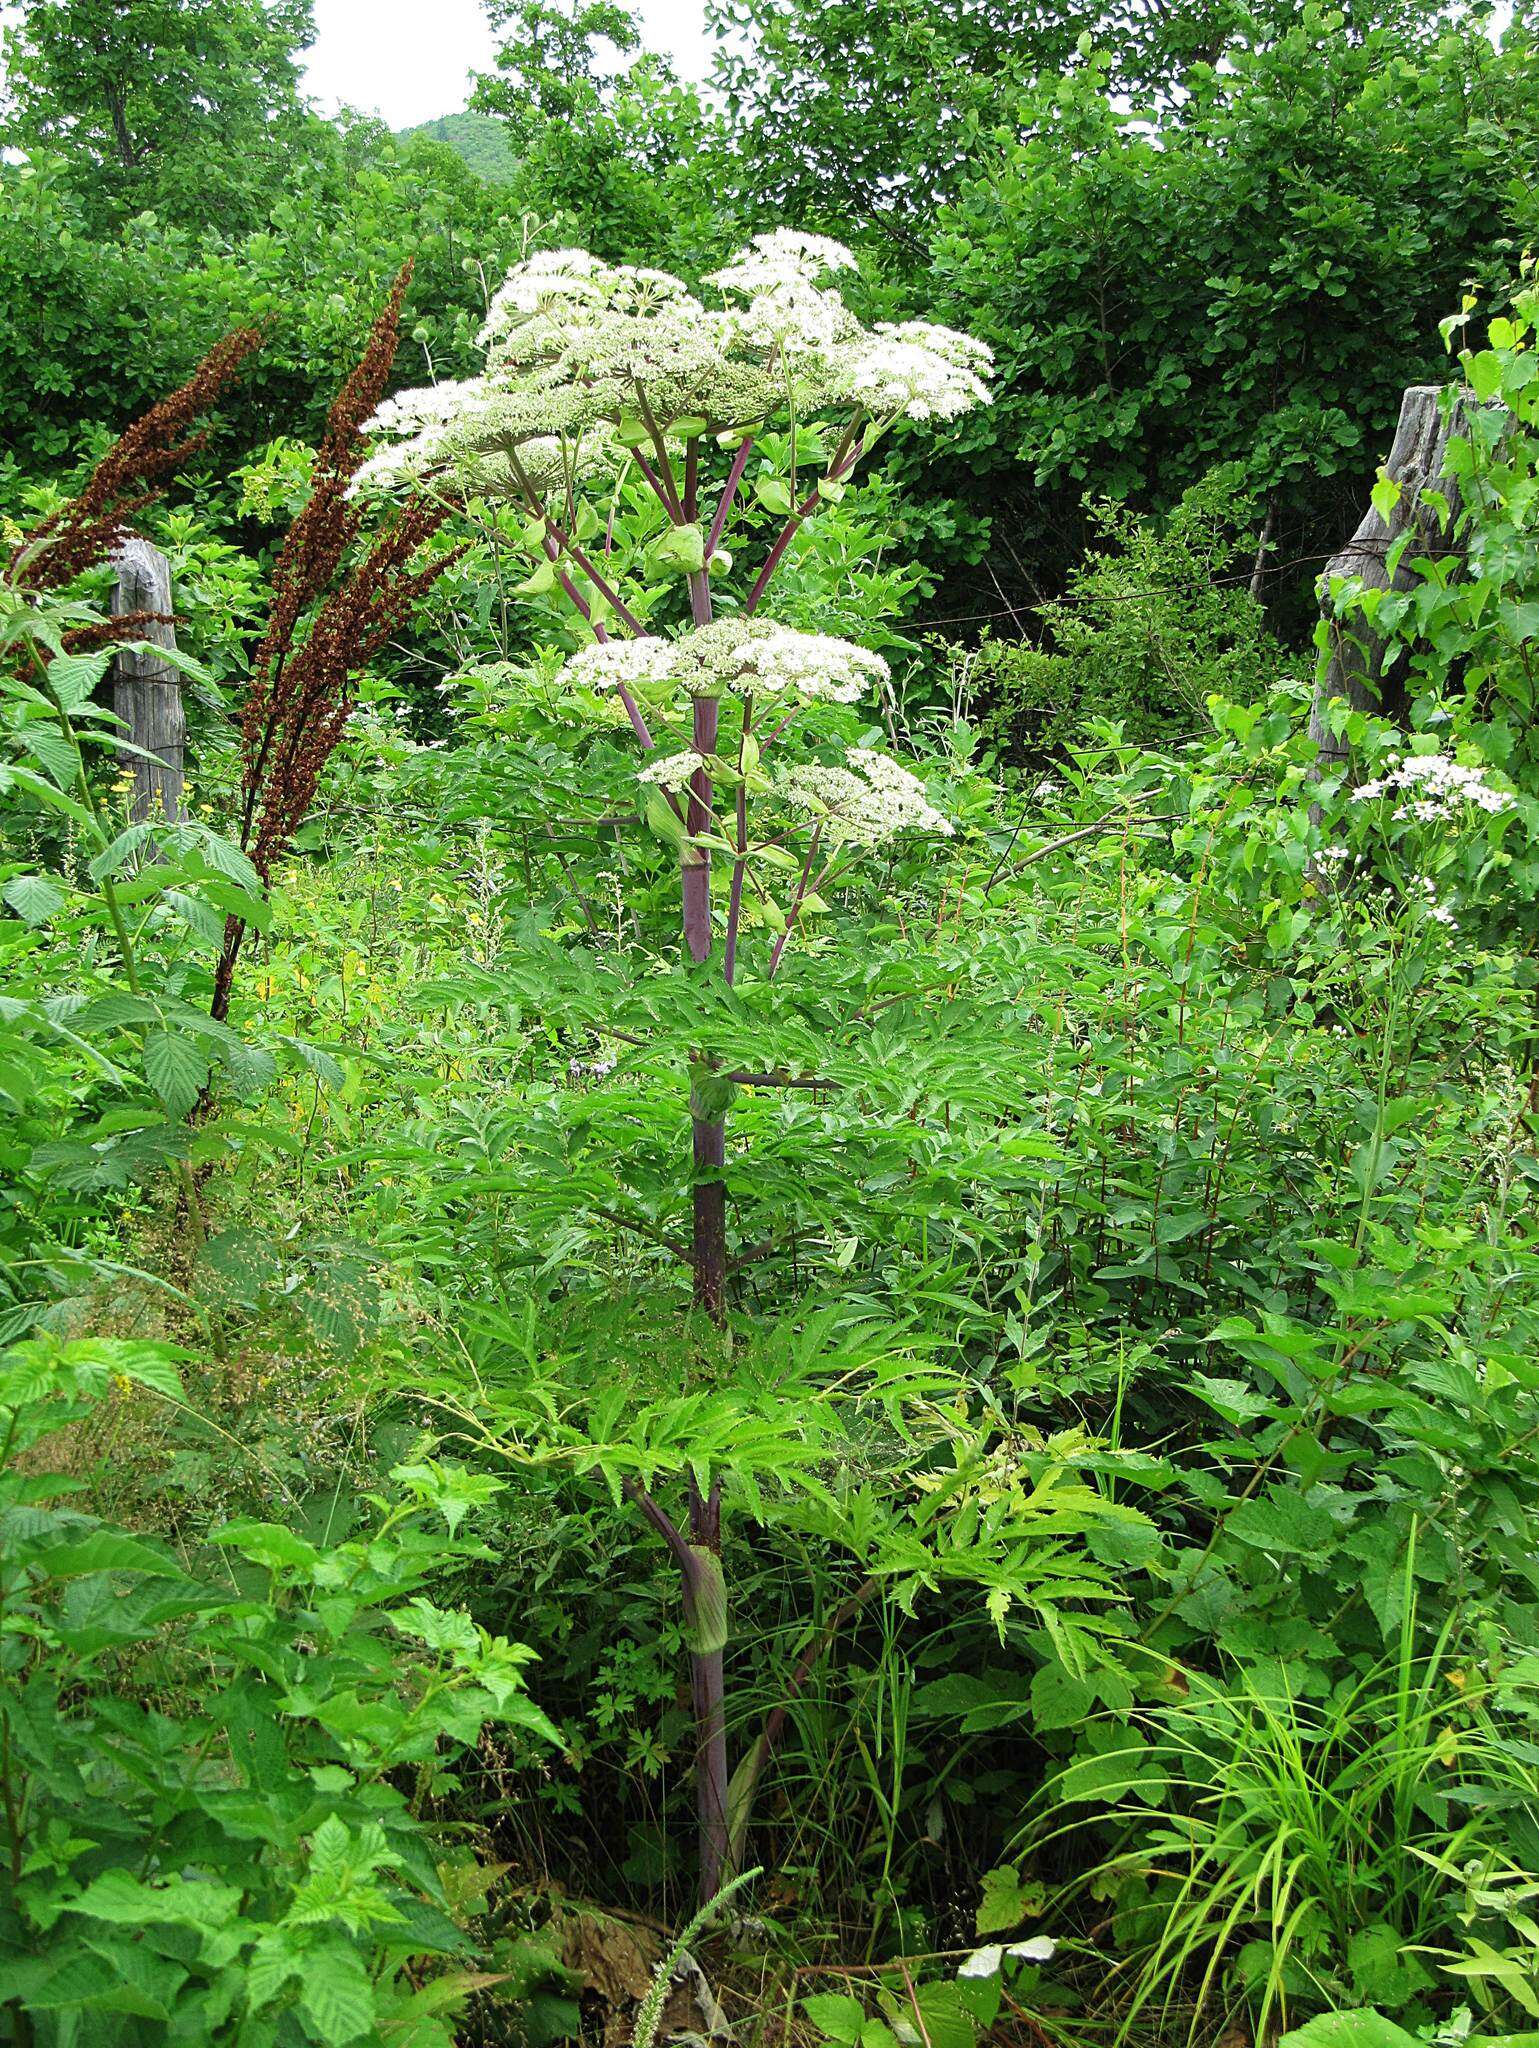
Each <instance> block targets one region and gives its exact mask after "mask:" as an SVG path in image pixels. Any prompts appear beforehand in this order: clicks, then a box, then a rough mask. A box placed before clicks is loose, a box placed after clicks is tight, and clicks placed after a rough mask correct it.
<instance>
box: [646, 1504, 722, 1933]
mask: <svg viewBox="0 0 1539 2048" xmlns="http://www.w3.org/2000/svg"><path fill="white" fill-rule="evenodd" d="M625 1492H626V1494H627V1496H628V1497H629V1498H630V1499H631V1500H633V1501H634V1502H635V1503H636V1506H637V1507H638V1508H639V1509H640V1510H641V1513H642V1514H643V1516H644V1517H645V1518H646V1520H647V1521H648V1522H649V1523H650V1524H651V1525H652V1527H653V1528H654V1529H655V1530H656V1531H657V1533H658V1535H659V1536H661V1537H662V1539H663V1541H664V1543H666V1544H667V1546H668V1551H669V1555H670V1556H671V1557H672V1558H673V1561H674V1563H675V1564H676V1565H677V1566H678V1568H679V1577H680V1579H681V1580H682V1581H683V1593H684V1616H685V1623H686V1631H687V1635H688V1638H689V1642H690V1653H689V1678H690V1693H691V1696H692V1698H693V1701H694V1708H695V1743H696V1754H695V1815H696V1820H697V1822H698V1826H699V1835H700V1843H699V1848H700V1902H701V1904H702V1905H709V1903H710V1902H711V1900H712V1899H714V1898H715V1896H716V1894H717V1892H718V1891H719V1890H720V1889H721V1885H722V1882H723V1879H724V1877H725V1874H726V1864H727V1856H728V1824H727V1782H728V1780H727V1711H726V1684H725V1675H724V1669H723V1652H724V1649H725V1646H726V1588H725V1585H724V1583H723V1580H722V1574H721V1482H720V1481H719V1480H718V1481H716V1482H715V1484H713V1485H712V1487H711V1489H710V1491H709V1493H702V1492H701V1491H700V1488H699V1485H698V1484H697V1483H696V1481H695V1480H694V1479H691V1480H690V1485H689V1535H688V1536H687V1537H686V1536H685V1535H684V1534H683V1532H682V1531H681V1530H680V1529H679V1527H678V1526H677V1524H676V1523H675V1522H674V1520H673V1518H672V1517H671V1516H670V1515H669V1514H668V1513H667V1511H666V1510H665V1509H664V1508H663V1507H661V1506H660V1505H659V1504H658V1502H657V1501H655V1500H654V1499H653V1498H652V1495H651V1494H650V1493H649V1492H648V1491H647V1489H646V1487H645V1486H643V1485H642V1484H641V1482H640V1480H638V1479H630V1480H627V1481H626V1484H625Z"/></svg>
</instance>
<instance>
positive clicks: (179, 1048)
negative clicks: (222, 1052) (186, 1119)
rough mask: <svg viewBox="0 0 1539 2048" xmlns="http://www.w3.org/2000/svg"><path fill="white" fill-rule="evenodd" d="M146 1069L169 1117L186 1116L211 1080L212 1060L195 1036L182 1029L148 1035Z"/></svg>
mask: <svg viewBox="0 0 1539 2048" xmlns="http://www.w3.org/2000/svg"><path fill="white" fill-rule="evenodd" d="M144 1071H145V1073H146V1075H147V1076H148V1077H149V1083H150V1086H151V1087H152V1088H153V1089H154V1090H155V1093H156V1094H157V1095H158V1096H159V1097H160V1099H161V1101H162V1102H163V1103H164V1104H165V1105H166V1113H167V1115H168V1116H186V1114H187V1112H188V1111H189V1110H190V1109H191V1108H192V1107H193V1105H194V1104H195V1103H196V1102H197V1099H198V1097H199V1096H200V1095H201V1094H202V1092H203V1089H204V1087H205V1086H206V1085H207V1082H208V1061H207V1060H206V1059H205V1057H204V1055H203V1053H202V1051H201V1049H200V1048H199V1046H198V1045H197V1044H196V1043H195V1042H194V1041H193V1039H191V1038H190V1037H189V1036H188V1035H187V1034H186V1033H185V1032H181V1031H151V1032H150V1033H149V1034H148V1036H147V1037H146V1038H145V1041H144Z"/></svg>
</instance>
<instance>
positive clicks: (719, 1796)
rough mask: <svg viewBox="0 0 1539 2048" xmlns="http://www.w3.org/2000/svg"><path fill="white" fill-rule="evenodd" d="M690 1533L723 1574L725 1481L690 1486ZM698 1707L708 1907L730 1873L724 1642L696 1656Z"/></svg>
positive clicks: (698, 1791) (693, 1677)
mask: <svg viewBox="0 0 1539 2048" xmlns="http://www.w3.org/2000/svg"><path fill="white" fill-rule="evenodd" d="M689 1534H690V1541H691V1544H692V1546H693V1547H694V1548H695V1549H696V1550H697V1551H701V1550H703V1551H707V1552H709V1554H710V1555H711V1557H712V1558H714V1559H715V1560H716V1569H717V1572H718V1573H719V1572H720V1569H721V1563H720V1560H721V1482H720V1481H719V1480H718V1481H717V1483H716V1484H715V1485H714V1486H712V1488H711V1490H710V1492H709V1494H702V1493H701V1491H700V1489H699V1487H698V1486H697V1485H696V1483H695V1481H694V1480H693V1479H691V1480H690V1483H689ZM689 1677H690V1692H691V1694H692V1696H693V1699H694V1706H695V1737H696V1755H695V1813H696V1818H697V1820H698V1823H699V1829H700V1903H701V1904H702V1905H708V1904H709V1903H710V1901H711V1900H712V1899H714V1898H715V1896H716V1894H717V1892H718V1891H720V1889H721V1886H722V1882H723V1880H724V1878H725V1876H726V1874H727V1853H728V1840H727V1780H728V1772H727V1706H726V1684H725V1674H724V1671H723V1648H722V1645H721V1644H720V1643H719V1642H715V1643H712V1644H711V1645H709V1646H706V1647H702V1648H700V1649H697V1650H696V1651H694V1652H693V1654H692V1655H691V1657H690V1673H689Z"/></svg>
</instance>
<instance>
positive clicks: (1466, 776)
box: [1352, 754, 1517, 824]
mask: <svg viewBox="0 0 1539 2048" xmlns="http://www.w3.org/2000/svg"><path fill="white" fill-rule="evenodd" d="M1397 794H1399V795H1402V796H1404V797H1405V798H1406V801H1405V802H1404V803H1402V804H1400V805H1398V806H1397V807H1396V809H1395V812H1394V817H1395V820H1396V822H1397V823H1404V822H1408V821H1411V820H1414V821H1415V822H1417V823H1418V824H1432V823H1435V822H1436V821H1437V820H1439V819H1442V818H1452V817H1455V816H1456V815H1458V813H1459V810H1460V807H1461V806H1463V805H1470V806H1472V807H1473V808H1474V809H1475V810H1478V811H1490V812H1499V811H1510V810H1511V809H1512V807H1513V804H1514V803H1515V802H1516V801H1517V799H1516V798H1515V797H1512V796H1510V795H1508V793H1507V792H1506V791H1505V790H1501V789H1493V788H1492V787H1491V785H1490V783H1488V782H1487V781H1486V778H1485V771H1484V770H1483V769H1480V768H1466V767H1465V766H1464V765H1463V764H1462V763H1461V762H1459V761H1455V760H1454V759H1453V758H1452V756H1451V755H1448V754H1407V755H1405V756H1404V757H1403V758H1400V759H1397V758H1396V757H1395V756H1394V755H1391V756H1390V766H1389V768H1388V770H1387V771H1386V773H1385V774H1384V775H1383V776H1381V777H1380V778H1379V779H1377V780H1376V781H1373V782H1363V783H1359V785H1358V786H1357V788H1356V789H1354V790H1353V792H1352V801H1353V802H1354V803H1373V802H1375V801H1376V800H1377V799H1378V798H1379V797H1381V796H1394V795H1397Z"/></svg>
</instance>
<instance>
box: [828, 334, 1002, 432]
mask: <svg viewBox="0 0 1539 2048" xmlns="http://www.w3.org/2000/svg"><path fill="white" fill-rule="evenodd" d="M993 364H994V356H993V351H992V350H991V349H989V348H987V347H985V345H984V344H983V343H982V342H981V341H975V340H974V339H973V337H972V336H971V335H970V334H959V333H958V332H957V331H956V329H955V328H952V327H937V326H936V325H935V324H934V322H933V321H929V320H907V321H905V322H903V324H902V325H901V326H894V325H892V323H891V322H889V321H883V322H882V323H881V324H880V325H879V326H878V327H877V330H876V332H875V334H874V335H871V336H868V337H866V338H865V339H863V340H861V341H859V342H856V343H855V344H853V345H852V346H851V347H850V349H849V350H848V351H847V352H846V356H845V361H844V364H843V377H842V379H841V383H842V388H843V389H844V390H845V391H846V392H847V393H848V395H849V396H850V397H851V398H854V399H856V400H857V401H858V402H859V403H860V404H861V405H862V406H863V407H864V408H865V410H866V411H867V412H869V413H873V414H875V415H878V416H882V415H885V414H888V413H892V414H900V415H902V416H903V417H904V418H906V419H911V420H952V419H955V418H956V417H957V416H958V415H959V414H960V413H964V412H970V411H971V410H972V408H973V407H974V406H975V405H988V404H990V403H991V402H992V394H991V393H990V391H989V388H988V386H987V385H986V384H985V383H984V381H983V379H984V377H985V376H986V375H987V373H988V372H989V370H991V369H992V368H993Z"/></svg>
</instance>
